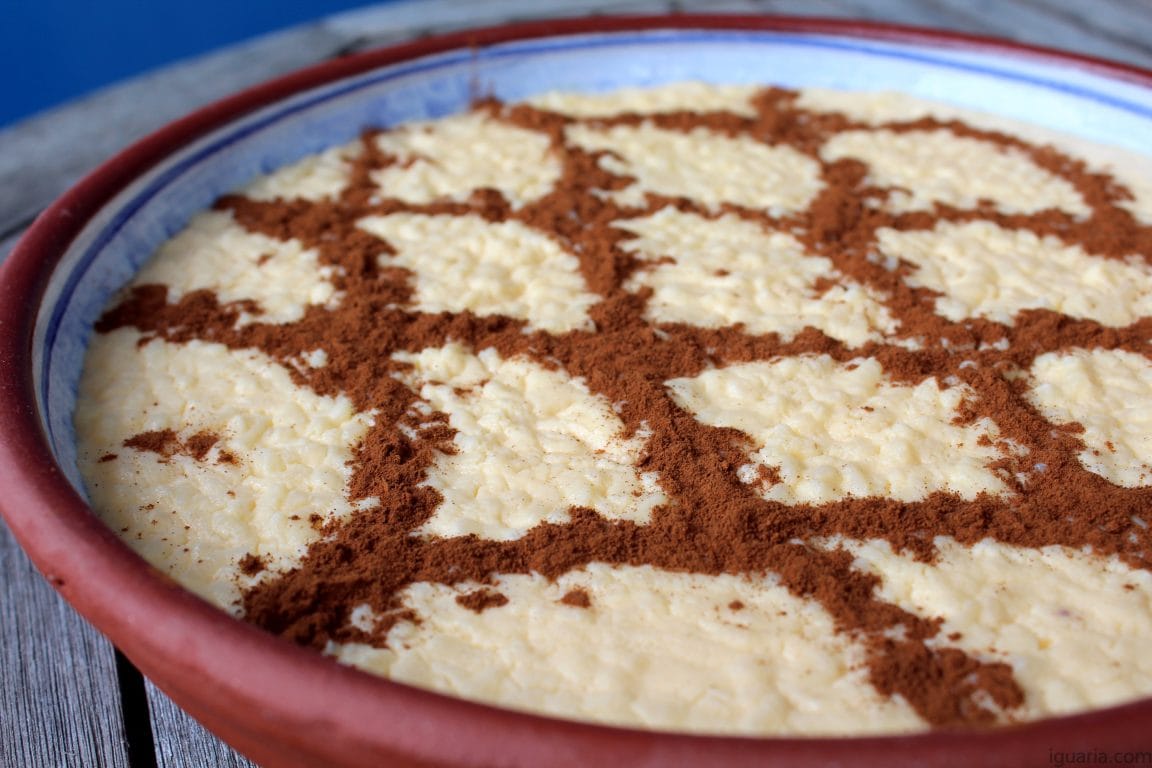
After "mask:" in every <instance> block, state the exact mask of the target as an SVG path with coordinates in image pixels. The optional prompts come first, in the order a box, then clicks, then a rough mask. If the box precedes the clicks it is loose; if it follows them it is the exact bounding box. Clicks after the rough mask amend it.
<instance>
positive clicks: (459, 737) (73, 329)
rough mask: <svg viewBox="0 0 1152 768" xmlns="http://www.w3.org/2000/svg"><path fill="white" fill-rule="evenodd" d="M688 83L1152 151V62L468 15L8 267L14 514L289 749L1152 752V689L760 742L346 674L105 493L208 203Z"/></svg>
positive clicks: (214, 142)
mask: <svg viewBox="0 0 1152 768" xmlns="http://www.w3.org/2000/svg"><path fill="white" fill-rule="evenodd" d="M682 80H705V81H716V82H728V83H745V82H749V83H751V82H756V83H765V82H771V83H777V84H782V85H786V86H796V87H800V86H824V87H830V88H845V89H868V90H877V89H890V90H898V91H903V92H906V93H909V94H912V95H914V96H921V97H926V98H933V99H937V100H941V99H943V100H946V101H950V102H952V103H954V104H957V105H960V106H963V107H968V108H972V109H977V110H981V111H984V112H991V113H994V114H999V115H1003V116H1005V117H1008V118H1014V119H1022V120H1028V121H1031V122H1033V123H1038V124H1040V125H1041V126H1044V127H1047V128H1052V129H1058V130H1061V131H1064V132H1068V133H1072V134H1075V135H1078V136H1081V137H1083V138H1086V139H1090V140H1093V141H1097V142H1102V143H1105V144H1111V145H1115V146H1119V147H1122V148H1126V149H1130V150H1136V151H1139V150H1141V149H1144V148H1145V146H1144V145H1146V143H1147V137H1148V136H1150V135H1152V74H1150V73H1146V72H1143V71H1139V70H1135V69H1132V68H1128V67H1124V66H1121V65H1115V64H1109V63H1105V62H1100V61H1095V60H1091V59H1087V58H1082V57H1077V56H1072V55H1067V54H1058V53H1054V52H1050V51H1042V50H1039V49H1033V48H1027V47H1023V46H1018V45H1011V44H1007V43H1001V42H995V41H989V40H981V39H976V38H970V37H963V36H958V35H949V34H942V33H936V32H927V31H922V30H912V29H904V28H896V27H888V26H877V25H862V24H857V23H843V22H832V21H816V20H804V19H779V18H777V19H773V18H742V17H695V18H693V17H661V18H632V19H594V20H573V21H564V22H544V23H533V24H524V25H518V26H508V27H501V28H496V29H489V30H483V31H474V32H467V33H462V34H456V35H451V36H447V37H441V38H436V39H430V40H424V41H421V42H418V43H413V44H408V45H402V46H398V47H394V48H389V49H386V50H381V51H376V52H373V53H368V54H364V55H360V56H356V57H351V58H346V59H340V60H335V61H332V62H328V63H325V64H322V65H320V66H317V67H314V68H312V69H309V70H306V71H303V72H300V73H297V74H293V75H290V76H288V77H285V78H282V79H279V80H276V81H274V82H271V83H268V84H266V85H263V86H260V87H257V88H254V89H251V90H249V91H246V92H244V93H242V94H239V95H237V96H235V97H233V98H230V99H227V100H225V101H222V102H220V103H217V104H214V105H212V106H210V107H207V108H205V109H202V110H200V111H198V112H196V113H195V114H193V115H191V116H189V117H187V118H185V119H183V120H180V121H178V122H176V123H173V124H172V125H170V126H168V127H166V128H164V129H163V130H161V131H159V132H158V133H156V134H154V135H152V136H150V137H148V138H146V139H144V140H143V141H141V142H139V143H137V144H135V145H133V146H132V147H130V148H129V149H127V150H125V151H124V152H122V153H121V154H120V155H118V156H116V157H115V158H113V159H111V160H110V161H108V162H107V163H106V164H105V165H103V166H102V167H100V168H99V169H98V170H96V171H95V172H94V173H92V174H91V175H90V176H89V177H87V178H86V179H84V180H83V181H82V182H81V183H80V184H79V185H77V186H76V187H75V188H74V189H73V190H71V191H70V192H68V193H67V194H66V195H65V196H64V197H63V198H61V200H60V201H59V202H57V203H56V204H55V205H53V206H52V207H51V208H50V209H49V210H48V211H46V212H45V213H44V214H43V215H42V216H41V217H40V218H39V219H38V220H37V221H36V223H35V224H34V225H33V227H32V228H31V229H30V230H29V232H28V233H27V235H26V237H25V238H24V239H23V240H22V242H21V243H20V244H19V245H18V246H17V248H16V249H15V251H14V252H13V253H12V255H11V256H10V258H9V259H8V261H7V263H6V264H5V265H4V267H3V272H2V275H0V329H3V333H2V334H0V360H3V365H2V366H0V425H2V426H0V489H2V492H0V508H2V510H3V513H4V515H5V517H6V518H7V520H8V522H9V524H10V526H11V528H12V530H13V532H14V533H15V535H16V537H17V538H18V539H19V540H20V542H21V543H22V544H23V546H24V547H25V549H26V550H27V551H28V553H29V555H30V556H31V558H32V559H33V561H34V562H35V563H36V565H37V566H38V567H39V568H40V570H41V571H42V572H43V573H44V575H45V576H46V577H47V578H48V580H49V581H50V582H51V583H52V584H53V585H54V586H55V587H56V588H57V589H58V590H59V591H60V592H61V593H62V594H63V595H64V597H65V598H66V599H67V600H69V601H70V602H71V603H72V604H73V605H74V606H75V607H76V608H77V609H78V610H79V611H80V612H81V613H82V614H83V615H84V616H85V617H86V618H87V619H88V620H89V621H91V622H92V623H93V624H94V625H95V626H96V627H97V628H99V629H100V630H101V631H103V632H104V633H106V634H107V635H108V636H109V637H110V638H111V639H112V641H113V642H114V643H115V644H116V645H117V646H119V647H120V648H121V649H122V650H123V651H124V653H125V654H127V656H128V657H129V658H130V659H131V660H132V661H133V662H134V663H135V664H137V665H138V666H139V667H140V669H141V670H142V671H143V672H144V673H145V674H146V675H148V677H150V678H151V679H152V680H153V681H155V683H156V684H157V685H158V686H159V687H160V688H162V689H163V690H164V691H166V692H167V693H168V694H169V695H170V696H171V697H172V698H173V699H174V700H175V701H176V702H177V703H178V704H180V705H181V706H182V707H184V708H185V709H186V710H187V711H188V712H190V713H191V714H192V715H193V716H195V717H196V718H197V719H199V720H200V721H201V722H203V723H204V724H205V725H206V726H207V727H208V728H210V729H211V730H213V731H214V732H216V733H217V734H218V735H220V736H221V737H222V738H223V739H225V740H226V741H228V742H229V743H231V744H232V745H234V746H235V747H237V748H238V749H239V750H241V751H242V752H244V753H245V754H247V755H248V756H250V757H251V758H253V759H254V760H256V761H257V762H259V763H261V764H263V765H267V766H306V765H307V766H320V765H341V766H377V765H381V764H384V763H388V762H392V763H398V764H411V765H501V766H532V767H533V768H535V767H537V766H550V765H554V766H587V765H597V764H600V765H625V764H632V765H692V766H706V765H725V766H735V765H752V764H755V765H761V766H763V765H780V766H784V765H787V766H816V765H839V766H850V765H852V766H857V765H889V766H893V765H923V764H932V765H972V764H977V763H979V764H985V765H1019V764H1047V763H1048V762H1049V761H1050V755H1051V753H1052V750H1060V751H1064V752H1072V751H1077V750H1079V751H1085V752H1087V751H1090V750H1107V751H1108V752H1110V753H1111V752H1118V751H1122V750H1133V749H1137V748H1139V747H1140V746H1142V745H1144V746H1146V743H1147V736H1146V734H1147V733H1150V732H1152V702H1150V701H1145V702H1137V703H1134V704H1131V705H1127V706H1124V707H1120V708H1115V709H1110V710H1104V711H1097V712H1093V713H1089V714H1084V715H1079V716H1075V717H1067V718H1057V719H1051V720H1047V721H1043V722H1038V723H1033V724H1029V725H1024V726H1019V727H1012V728H1003V729H999V730H994V731H990V732H979V733H978V732H935V733H930V734H923V735H914V736H904V737H890V738H843V739H800V738H787V739H753V738H719V737H708V736H689V735H678V734H671V733H653V732H645V731H640V730H629V729H623V728H611V727H600V726H594V725H587V724H579V723H574V722H567V721H562V720H557V719H550V718H544V717H536V716H532V715H528V714H523V713H516V712H511V711H507V710H502V709H499V708H495V707H490V706H483V705H479V704H473V703H469V702H464V701H460V700H457V699H453V698H450V697H446V696H441V695H437V694H433V693H428V692H425V691H421V690H417V689H415V688H411V687H408V686H405V685H401V684H397V683H392V682H389V681H386V680H383V679H379V678H376V677H373V676H370V675H367V674H364V673H361V672H359V671H356V670H353V669H349V668H345V667H341V666H339V665H337V664H336V663H334V662H332V661H330V660H328V659H326V658H323V657H321V656H319V655H316V654H314V653H312V652H310V651H305V650H302V649H300V648H296V647H294V646H292V645H290V644H289V643H287V642H285V641H282V640H280V639H278V638H275V637H272V636H270V635H267V634H264V633H262V632H260V631H258V630H256V629H254V628H252V627H250V626H247V625H245V624H243V623H241V622H239V621H236V620H233V619H232V618H230V617H229V616H227V615H225V614H224V613H223V612H221V611H218V610H217V609H215V608H213V607H211V606H210V605H208V604H207V603H204V602H202V601H201V600H199V599H198V598H196V597H194V596H193V595H191V594H190V593H188V592H185V591H184V590H182V589H181V588H180V587H178V586H177V585H175V584H174V583H172V582H171V581H169V580H168V579H166V578H163V577H162V576H160V575H158V573H157V572H155V571H153V570H152V569H151V568H149V567H148V566H147V565H146V564H145V563H144V562H143V561H142V560H141V559H140V558H139V557H137V556H136V555H135V554H133V552H132V551H131V550H130V549H128V548H127V547H126V546H125V545H124V544H122V543H121V542H120V541H119V540H118V539H117V538H116V537H115V536H114V535H113V534H112V533H111V532H110V531H109V530H108V529H106V528H105V527H104V526H103V525H102V524H101V523H100V522H99V521H98V520H97V519H96V518H95V517H94V515H93V514H92V512H91V511H90V510H89V508H88V505H87V503H86V501H85V497H84V493H83V491H82V490H81V489H82V486H81V483H80V478H79V475H78V472H77V468H76V450H75V445H74V434H73V429H72V426H71V414H72V410H73V407H74V405H75V397H76V386H77V381H78V378H79V375H80V369H81V363H82V357H83V353H84V349H85V344H86V341H87V339H88V337H89V334H90V329H91V326H92V324H93V322H94V320H95V319H96V317H97V316H98V314H99V312H100V310H101V308H102V307H103V306H104V304H105V303H106V301H107V300H108V299H109V297H110V296H111V294H112V293H113V292H114V291H115V290H116V289H117V288H118V287H119V286H120V285H122V284H123V283H124V282H125V281H126V280H128V279H129V277H130V276H131V275H132V274H133V273H134V272H135V271H136V270H137V269H138V268H139V267H140V265H141V263H142V262H143V261H144V260H145V259H146V258H147V257H148V256H149V255H150V254H151V253H152V252H153V250H154V249H155V247H156V246H157V245H158V244H160V243H161V242H163V241H164V240H165V239H167V238H168V237H169V236H170V235H172V234H173V233H174V232H175V231H177V230H178V229H179V228H180V227H181V226H182V225H183V224H184V223H185V222H186V221H187V220H188V219H189V218H190V217H191V216H192V214H193V213H194V212H196V211H197V210H199V209H202V208H204V207H206V206H207V205H209V204H210V203H211V202H212V200H213V199H214V198H215V197H217V196H218V195H219V194H221V193H223V192H225V191H228V190H230V189H232V188H234V187H236V186H238V185H240V184H243V183H244V182H246V181H248V180H249V179H250V178H252V177H253V176H255V175H257V174H259V173H262V172H266V171H268V170H270V169H272V168H275V167H278V166H281V165H283V164H285V163H288V162H291V161H293V160H295V159H297V158H299V157H301V156H303V155H305V154H308V153H312V152H315V151H317V150H319V149H321V148H324V147H327V146H331V145H334V144H338V143H343V142H346V141H349V140H351V139H353V138H354V137H355V136H356V135H357V133H358V132H359V131H360V129H361V128H362V127H363V126H366V125H382V126H389V125H393V124H395V123H397V122H400V121H402V120H410V119H421V118H435V117H439V116H442V115H446V114H449V113H452V112H456V111H460V110H462V109H464V108H466V107H467V106H468V104H469V102H470V100H471V98H472V96H473V95H474V93H475V89H476V85H477V84H480V85H481V87H482V88H483V89H484V90H485V91H486V92H491V93H493V94H494V95H496V96H498V97H500V98H502V99H507V100H514V99H519V98H521V97H525V96H529V95H531V94H534V93H537V92H540V91H544V90H551V89H567V90H592V91H601V90H607V89H611V88H615V87H620V86H625V85H631V86H644V85H654V84H658V83H662V82H671V81H682Z"/></svg>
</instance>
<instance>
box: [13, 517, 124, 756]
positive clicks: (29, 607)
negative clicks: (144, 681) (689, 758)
mask: <svg viewBox="0 0 1152 768" xmlns="http://www.w3.org/2000/svg"><path fill="white" fill-rule="evenodd" d="M0 672H2V677H0V766H5V768H8V767H9V766H10V767H11V768H25V767H27V768H33V767H35V768H40V767H41V766H43V767H44V768H56V766H59V767H60V768H72V767H73V766H126V765H128V751H127V740H126V737H125V729H124V723H123V720H122V718H121V704H120V692H119V687H118V685H117V679H116V660H115V656H114V653H113V650H112V646H111V644H109V642H108V641H107V640H105V639H104V637H103V636H101V635H100V634H98V633H97V632H96V631H95V630H93V629H92V628H91V627H90V626H88V625H87V624H86V623H85V622H84V620H83V619H81V618H80V617H79V616H78V615H77V614H76V613H75V611H73V610H72V609H71V608H69V607H68V606H67V605H66V604H65V603H64V601H63V600H62V599H60V597H59V596H58V595H57V594H56V593H55V592H54V591H53V590H52V588H51V587H49V586H48V583H47V582H46V581H44V579H43V578H41V577H40V574H39V573H37V572H36V569H35V568H33V566H32V564H31V563H30V562H29V561H28V558H27V557H26V556H25V555H24V553H23V552H22V551H21V550H20V548H19V547H18V546H17V545H16V542H15V540H14V539H13V538H12V534H11V533H10V532H9V531H8V527H7V526H6V525H5V524H4V523H3V522H0Z"/></svg>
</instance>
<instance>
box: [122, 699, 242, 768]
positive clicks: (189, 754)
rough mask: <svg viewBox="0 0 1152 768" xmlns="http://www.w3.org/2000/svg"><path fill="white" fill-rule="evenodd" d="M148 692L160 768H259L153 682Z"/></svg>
mask: <svg viewBox="0 0 1152 768" xmlns="http://www.w3.org/2000/svg"><path fill="white" fill-rule="evenodd" d="M145 688H146V690H147V692H148V708H149V711H150V713H151V717H152V735H153V738H154V740H155V744H156V766H157V768H187V767H188V766H219V768H256V766H255V764H254V763H252V762H251V761H249V760H248V759H247V758H245V757H243V756H242V755H240V754H239V753H237V752H236V751H234V750H233V749H231V748H229V747H228V746H227V745H226V744H224V743H223V742H222V741H220V740H219V739H217V738H216V737H215V736H213V735H212V734H211V733H209V732H208V731H207V730H206V729H205V728H204V726H202V725H200V723H198V722H196V721H195V720H193V719H192V717H191V716H190V715H188V713H186V712H185V711H184V710H182V709H180V707H178V706H176V704H174V703H173V702H172V699H170V698H168V697H167V696H166V695H165V694H164V692H163V691H161V690H160V689H159V688H157V687H156V686H155V685H153V684H152V683H151V682H150V681H146V682H145Z"/></svg>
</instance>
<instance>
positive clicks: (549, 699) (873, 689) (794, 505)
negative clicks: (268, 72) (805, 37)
mask: <svg viewBox="0 0 1152 768" xmlns="http://www.w3.org/2000/svg"><path fill="white" fill-rule="evenodd" d="M958 115H959V116H960V117H962V118H963V121H962V122H956V121H954V120H953V118H955V117H957V116H958ZM1004 130H1005V129H1004V125H1003V124H1002V122H1001V121H998V120H996V119H995V118H989V117H984V116H980V115H968V114H964V113H960V112H958V111H957V110H954V109H951V108H948V107H943V106H938V105H933V104H929V103H926V102H920V101H916V100H912V99H909V98H907V97H902V96H898V95H895V94H889V95H883V94H855V93H851V94H850V93H836V92H831V91H819V90H812V91H804V92H799V93H795V92H789V91H784V90H780V89H760V88H754V87H746V86H722V87H721V86H707V85H702V84H678V85H669V86H662V87H659V88H654V89H648V90H642V89H634V90H628V91H622V92H619V93H612V94H603V95H591V94H562V93H552V94H546V95H542V96H539V97H537V98H534V99H532V100H530V101H529V102H526V103H525V104H521V105H511V106H509V105H502V104H498V103H485V104H481V105H479V106H478V107H477V108H475V109H474V110H472V111H470V112H469V113H467V114H463V115H459V116H455V117H449V118H445V119H443V120H440V121H436V122H432V123H422V124H414V125H408V126H401V127H399V128H396V129H393V130H389V131H381V132H376V133H372V134H368V135H366V136H365V138H364V139H363V140H362V141H360V142H355V143H353V144H351V145H349V146H346V147H341V148H336V149H332V150H329V151H327V152H324V153H321V154H319V155H316V156H314V157H310V158H307V159H305V160H303V161H301V162H299V163H297V164H295V165H293V166H292V167H289V168H285V169H282V170H280V171H277V172H275V173H273V174H270V175H269V176H267V177H264V178H261V179H258V180H255V181H254V182H252V184H251V185H250V186H249V187H247V188H246V189H244V190H241V191H240V192H239V193H237V194H236V195H231V196H227V197H225V198H223V199H222V200H221V201H220V203H219V204H218V205H217V206H216V207H215V208H214V209H213V210H211V211H208V212H205V213H203V214H200V215H199V216H197V217H196V218H194V219H193V220H192V222H190V223H189V225H188V227H187V229H185V230H184V231H183V232H181V233H180V234H178V235H177V236H176V237H174V238H173V239H172V240H171V241H170V242H168V243H167V244H165V245H164V246H163V247H162V248H161V249H160V251H159V253H158V254H157V255H156V257H155V258H154V259H153V260H152V261H150V262H149V263H148V265H147V266H146V267H145V268H144V269H143V270H142V271H141V272H140V274H139V275H138V276H137V278H136V279H135V281H134V282H133V284H132V285H131V286H129V287H127V288H126V289H125V290H124V291H123V292H122V293H121V294H120V295H119V296H118V297H116V299H115V300H114V301H113V302H112V304H111V305H110V307H109V309H108V311H107V313H106V314H105V316H104V318H102V319H101V321H100V323H98V325H97V329H96V332H95V333H94V335H93V338H92V342H91V345H90V348H89V354H88V358H87V362H86V366H85V370H84V374H83V378H82V381H81V387H80V397H79V401H78V405H77V412H76V416H75V423H76V429H77V433H78V438H79V442H80V449H81V450H80V455H81V459H80V462H81V471H82V473H83V475H84V477H85V479H86V483H87V487H88V491H89V494H90V497H91V499H92V502H93V505H94V507H95V508H96V509H97V511H98V512H99V514H100V515H101V516H102V517H103V518H104V519H105V520H106V521H107V522H108V524H109V525H110V526H111V527H113V528H114V529H115V530H116V531H118V532H119V533H120V534H121V535H122V536H123V538H124V540H125V541H126V542H127V543H128V544H129V545H131V546H132V547H133V548H134V549H136V550H137V551H138V552H139V553H140V554H141V555H143V556H144V557H145V558H146V559H147V560H148V561H149V562H151V563H152V564H153V565H155V566H156V567H157V568H159V569H160V570H162V571H164V572H165V573H168V574H170V575H171V576H173V577H174V578H175V579H177V580H178V581H179V582H181V583H182V584H184V585H186V586H187V587H189V588H190V589H192V590H194V591H195V592H197V593H198V594H200V595H202V596H203V597H205V598H206V599H208V600H210V601H212V602H214V603H216V604H217V605H219V606H221V607H222V608H224V609H226V610H228V611H231V612H232V613H234V614H235V615H237V616H240V617H243V618H246V619H248V620H250V621H253V622H254V623H256V624H257V625H260V626H263V627H265V628H266V629H268V630H269V631H272V632H276V633H278V634H281V635H284V636H285V637H288V638H290V639H292V640H294V641H296V642H299V643H302V644H306V645H310V646H312V647H315V648H317V649H318V650H321V651H323V652H324V653H327V654H330V655H332V656H334V657H335V658H337V659H339V660H341V661H343V662H346V663H350V664H354V665H357V666H360V667H363V668H365V669H367V670H370V671H373V672H376V673H379V674H382V675H386V676H388V677H391V678H393V679H395V680H399V681H402V682H406V683H411V684H414V685H417V686H421V687H427V688H431V689H434V690H437V691H442V692H446V693H451V694H455V695H459V696H463V697H467V698H471V699H477V700H481V701H487V702H492V703H496V704H500V705H503V706H509V707H514V708H517V709H524V710H529V711H534V712H541V713H546V714H552V715H559V716H563V717H571V718H577V719H582V720H591V721H596V722H604V723H613V724H626V725H636V726H645V727H651V728H658V729H673V730H688V731H697V732H712V733H739V734H852V733H891V732H908V731H917V730H924V729H928V728H932V727H939V726H957V725H978V726H990V725H995V724H998V723H1007V722H1013V721H1019V720H1026V719H1032V718H1039V717H1045V716H1049V715H1054V714H1061V713H1068V712H1076V711H1081V710H1085V709H1091V708H1096V707H1102V706H1107V705H1110V704H1115V703H1120V702H1124V701H1128V700H1132V699H1134V698H1138V697H1141V696H1147V695H1149V694H1152V658H1150V657H1149V655H1148V654H1147V653H1145V652H1144V650H1145V648H1146V646H1147V643H1148V641H1149V640H1150V639H1152V573H1150V571H1149V558H1150V557H1152V548H1150V545H1152V536H1150V534H1149V523H1152V437H1150V436H1152V421H1150V420H1149V414H1152V319H1150V318H1152V229H1150V228H1149V227H1148V224H1147V223H1145V222H1147V221H1149V220H1152V213H1150V212H1152V194H1149V193H1148V192H1147V191H1146V190H1143V189H1141V188H1140V187H1139V186H1138V185H1136V184H1126V182H1125V174H1129V175H1130V174H1131V170H1130V169H1129V170H1117V169H1116V168H1115V167H1114V166H1111V165H1108V164H1107V162H1106V161H1105V158H1106V157H1107V153H1105V152H1104V151H1103V150H1099V149H1085V150H1083V157H1086V158H1088V160H1087V161H1085V162H1082V161H1081V160H1080V159H1078V158H1080V157H1081V154H1080V150H1079V149H1078V148H1077V147H1076V146H1074V145H1073V144H1072V143H1071V142H1068V143H1066V144H1062V145H1060V146H1059V147H1054V146H1050V145H1048V144H1047V143H1046V140H1045V139H1042V138H1038V136H1039V134H1038V133H1030V132H1029V130H1028V129H1024V128H1021V129H1020V133H1019V134H1016V133H1005V132H1004ZM1021 136H1023V137H1024V138H1021ZM1137 162H1144V161H1142V160H1133V161H1132V163H1131V164H1133V165H1134V164H1136V163H1137ZM1113 172H1115V175H1109V174H1112V173H1113ZM1106 228H1107V229H1108V231H1107V232H1103V231H1102V230H1104V229H1106ZM1117 243H1119V244H1120V245H1119V246H1117V245H1116V244H1117ZM1117 248H1118V250H1117ZM309 590H311V592H309ZM304 592H309V594H313V593H314V594H325V595H329V597H330V604H325V605H322V606H318V607H317V606H311V607H308V606H304V605H303V604H302V602H301V601H300V600H299V599H297V598H294V597H293V595H299V594H302V593H304Z"/></svg>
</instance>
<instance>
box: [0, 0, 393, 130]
mask: <svg viewBox="0 0 1152 768" xmlns="http://www.w3.org/2000/svg"><path fill="white" fill-rule="evenodd" d="M370 4H373V3H371V1H370V0H0V67H2V70H0V71H3V72H5V73H10V75H9V76H6V77H5V78H4V82H5V84H4V86H3V88H0V127H3V126H5V125H8V124H10V123H12V122H15V121H17V120H20V119H21V118H23V117H27V116H29V115H31V114H33V113H35V112H38V111H40V110H43V109H47V108H49V107H52V106H54V105H56V104H59V103H61V102H65V101H68V100H69V99H73V98H76V97H78V96H82V95H83V94H85V93H88V92H90V91H92V90H94V89H96V88H99V87H100V86H102V85H107V84H109V83H112V82H115V81H117V80H121V79H124V78H126V77H131V76H132V75H136V74H140V73H142V72H145V71H147V70H149V69H153V68H155V67H158V66H161V65H163V64H167V63H170V62H173V61H176V60H178V59H182V58H186V57H189V56H195V55H197V54H200V53H206V52H208V51H211V50H213V49H215V48H219V47H221V46H224V45H227V44H229V43H234V42H237V41H239V40H243V39H245V38H249V37H254V36H256V35H260V34H263V33H265V32H271V31H274V30H277V29H283V28H284V27H289V26H293V25H295V24H299V23H301V22H304V21H308V20H310V19H314V18H318V17H321V16H326V15H329V14H333V13H338V12H340V11H344V10H348V9H350V8H355V7H358V6H363V5H370Z"/></svg>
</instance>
